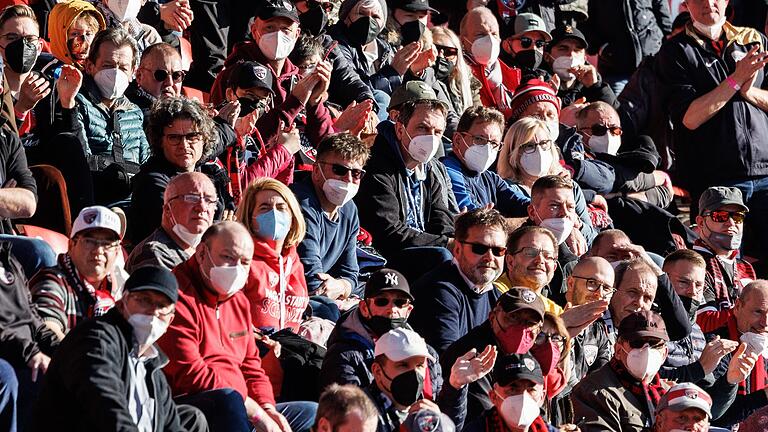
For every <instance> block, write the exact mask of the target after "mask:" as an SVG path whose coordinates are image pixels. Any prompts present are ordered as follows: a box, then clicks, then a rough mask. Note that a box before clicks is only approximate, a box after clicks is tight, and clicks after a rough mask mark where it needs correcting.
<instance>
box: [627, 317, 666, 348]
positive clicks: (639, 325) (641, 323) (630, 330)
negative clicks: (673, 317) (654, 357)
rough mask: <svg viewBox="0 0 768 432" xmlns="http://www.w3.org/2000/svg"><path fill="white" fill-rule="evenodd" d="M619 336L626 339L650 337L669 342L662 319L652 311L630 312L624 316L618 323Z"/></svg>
mask: <svg viewBox="0 0 768 432" xmlns="http://www.w3.org/2000/svg"><path fill="white" fill-rule="evenodd" d="M619 337H620V338H622V339H624V340H626V341H633V340H637V339H641V338H648V337H652V338H657V339H661V340H663V341H664V342H669V335H668V334H667V326H666V325H665V324H664V320H663V319H662V318H661V315H659V314H657V313H656V312H652V311H638V312H632V313H631V314H629V315H627V316H626V317H624V319H623V320H621V322H620V323H619Z"/></svg>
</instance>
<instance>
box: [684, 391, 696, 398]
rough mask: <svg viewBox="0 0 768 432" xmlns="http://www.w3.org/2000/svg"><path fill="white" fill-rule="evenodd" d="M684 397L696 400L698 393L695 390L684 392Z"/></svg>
mask: <svg viewBox="0 0 768 432" xmlns="http://www.w3.org/2000/svg"><path fill="white" fill-rule="evenodd" d="M685 395H686V396H687V397H689V398H691V399H697V398H698V397H699V393H698V392H697V391H696V390H686V391H685Z"/></svg>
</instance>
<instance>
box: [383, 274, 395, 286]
mask: <svg viewBox="0 0 768 432" xmlns="http://www.w3.org/2000/svg"><path fill="white" fill-rule="evenodd" d="M384 283H386V284H387V285H390V286H395V285H399V284H398V283H397V275H396V274H394V273H387V274H385V275H384Z"/></svg>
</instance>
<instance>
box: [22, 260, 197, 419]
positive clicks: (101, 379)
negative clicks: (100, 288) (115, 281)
mask: <svg viewBox="0 0 768 432" xmlns="http://www.w3.org/2000/svg"><path fill="white" fill-rule="evenodd" d="M177 287H178V284H177V282H176V278H175V277H174V276H173V274H171V272H170V271H168V270H166V269H162V268H150V267H147V268H142V269H140V270H137V271H136V272H135V273H134V274H133V275H131V277H130V278H129V279H128V281H127V282H126V284H125V291H126V293H125V296H124V297H123V298H122V299H120V300H119V301H118V303H117V305H116V307H115V308H113V309H112V310H111V311H110V312H108V313H107V314H106V315H104V316H102V317H99V318H97V319H95V320H90V321H87V322H85V323H83V324H81V325H78V326H77V327H76V328H75V329H74V330H73V331H72V332H71V333H70V334H69V336H68V337H67V338H66V341H65V342H64V343H63V344H62V345H61V349H60V351H59V352H58V355H57V356H56V357H55V359H54V361H52V362H51V364H50V368H49V371H48V373H47V376H46V382H45V385H44V386H43V388H42V390H41V392H40V398H39V400H38V401H37V405H36V415H35V418H34V423H33V426H32V428H31V430H35V431H42V430H50V429H59V428H61V427H65V428H77V429H80V430H93V431H96V430H103V431H106V430H129V429H135V430H153V429H155V428H160V429H162V430H164V431H201V432H202V431H207V430H208V425H207V423H206V421H205V418H204V417H202V415H200V414H199V412H198V411H197V410H196V409H194V408H191V407H181V406H179V405H177V404H175V403H174V401H173V399H172V397H171V388H170V387H169V386H168V382H167V381H166V379H165V377H164V376H163V373H162V372H161V369H162V367H163V366H164V365H165V364H166V362H167V357H166V356H165V354H164V353H163V352H161V351H160V350H159V349H157V347H156V346H155V341H156V340H157V339H158V338H159V337H161V336H162V335H163V333H165V331H166V329H167V328H168V324H170V322H171V321H172V320H173V318H174V311H175V306H174V305H175V303H176V300H177V298H178V293H177ZM93 409H95V410H96V411H95V412H98V413H100V415H98V416H94V415H88V414H89V413H90V411H91V410H93Z"/></svg>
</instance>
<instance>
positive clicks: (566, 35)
mask: <svg viewBox="0 0 768 432" xmlns="http://www.w3.org/2000/svg"><path fill="white" fill-rule="evenodd" d="M587 48H588V44H587V40H586V39H584V34H583V33H582V32H581V31H580V30H579V29H577V28H575V27H573V26H570V25H566V26H563V27H557V28H556V29H554V30H552V40H551V41H550V42H549V44H548V45H547V47H546V52H547V53H548V54H549V55H547V56H545V59H546V63H547V66H548V67H549V68H550V70H551V71H552V72H553V73H554V74H555V75H557V76H558V78H560V87H559V89H558V92H557V96H558V97H559V98H560V99H561V101H562V104H563V107H567V106H569V105H571V104H573V103H574V102H576V101H578V100H579V99H582V101H585V102H595V101H603V102H605V103H607V104H608V105H611V106H612V107H614V108H615V109H619V102H618V101H617V100H616V95H615V94H614V93H613V90H611V87H610V86H609V85H608V83H606V82H604V81H603V79H602V77H601V76H600V74H599V73H597V68H596V67H595V66H593V65H591V64H589V63H587V60H586V56H587V53H586V51H587Z"/></svg>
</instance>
